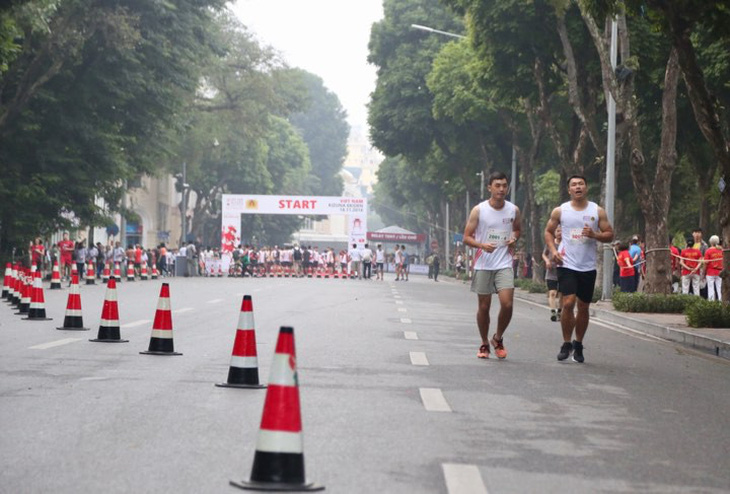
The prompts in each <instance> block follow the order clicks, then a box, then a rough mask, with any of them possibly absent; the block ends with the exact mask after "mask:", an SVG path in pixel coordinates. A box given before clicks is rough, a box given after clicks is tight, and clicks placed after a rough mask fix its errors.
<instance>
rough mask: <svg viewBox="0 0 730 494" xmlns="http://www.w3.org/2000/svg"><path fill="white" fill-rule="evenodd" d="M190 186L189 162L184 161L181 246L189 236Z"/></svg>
mask: <svg viewBox="0 0 730 494" xmlns="http://www.w3.org/2000/svg"><path fill="white" fill-rule="evenodd" d="M187 188H188V164H187V162H185V161H183V168H182V215H181V216H182V235H181V237H182V238H181V240H180V246H182V244H183V242H185V240H186V239H187V237H188V196H187V194H186V191H187Z"/></svg>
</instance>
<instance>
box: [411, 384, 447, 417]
mask: <svg viewBox="0 0 730 494" xmlns="http://www.w3.org/2000/svg"><path fill="white" fill-rule="evenodd" d="M418 391H419V393H420V394H421V401H422V402H423V406H424V408H425V409H426V410H427V411H429V412H450V411H451V407H450V406H449V404H448V403H447V401H446V398H444V394H443V393H442V392H441V390H440V389H439V388H418Z"/></svg>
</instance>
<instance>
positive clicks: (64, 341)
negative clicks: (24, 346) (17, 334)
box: [29, 338, 83, 350]
mask: <svg viewBox="0 0 730 494" xmlns="http://www.w3.org/2000/svg"><path fill="white" fill-rule="evenodd" d="M81 340H83V338H64V339H62V340H56V341H51V342H49V343H42V344H40V345H35V346H32V347H29V349H31V350H47V349H48V348H53V347H56V346H61V345H68V344H69V343H75V342H77V341H81Z"/></svg>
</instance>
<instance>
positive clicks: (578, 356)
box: [573, 340, 585, 364]
mask: <svg viewBox="0 0 730 494" xmlns="http://www.w3.org/2000/svg"><path fill="white" fill-rule="evenodd" d="M584 360H585V359H584V358H583V343H581V342H580V341H575V340H573V361H574V362H578V363H579V364H582V363H583V361H584Z"/></svg>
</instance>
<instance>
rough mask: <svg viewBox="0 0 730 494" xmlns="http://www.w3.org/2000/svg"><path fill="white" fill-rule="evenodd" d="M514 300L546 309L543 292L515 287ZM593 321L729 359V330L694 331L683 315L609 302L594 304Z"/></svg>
mask: <svg viewBox="0 0 730 494" xmlns="http://www.w3.org/2000/svg"><path fill="white" fill-rule="evenodd" d="M515 298H518V299H523V300H529V301H530V302H534V303H537V304H540V305H544V306H545V308H546V309H547V295H545V294H544V293H529V292H527V291H525V290H522V289H519V288H516V289H515ZM591 318H595V319H596V320H597V321H600V322H606V323H610V324H613V325H618V326H623V327H625V328H628V329H631V330H633V331H637V332H640V333H644V334H648V335H651V336H656V337H658V338H662V339H665V340H669V341H673V342H675V343H681V344H682V345H687V346H689V347H692V348H696V349H698V350H702V351H704V352H707V353H711V354H712V355H717V356H719V357H723V358H726V359H730V329H714V328H691V327H689V326H688V325H687V320H686V318H685V316H684V314H654V313H645V312H619V311H617V310H615V309H614V308H613V305H612V304H611V302H610V301H599V302H597V303H595V304H591Z"/></svg>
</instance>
